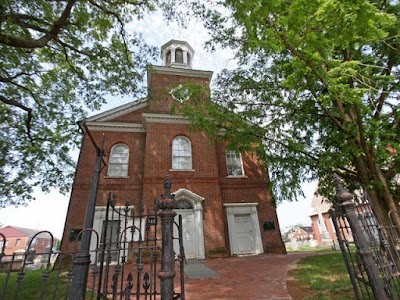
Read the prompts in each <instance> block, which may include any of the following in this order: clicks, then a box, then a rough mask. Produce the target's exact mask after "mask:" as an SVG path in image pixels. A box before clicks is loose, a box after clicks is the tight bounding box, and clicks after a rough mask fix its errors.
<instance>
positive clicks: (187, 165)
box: [172, 137, 192, 170]
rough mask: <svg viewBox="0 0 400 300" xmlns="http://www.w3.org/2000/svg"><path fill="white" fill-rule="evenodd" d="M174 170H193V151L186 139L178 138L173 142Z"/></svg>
mask: <svg viewBox="0 0 400 300" xmlns="http://www.w3.org/2000/svg"><path fill="white" fill-rule="evenodd" d="M172 168H173V169H177V170H190V169H192V149H191V145H190V141H189V140H188V139H187V138H185V137H176V138H175V139H174V140H173V141H172Z"/></svg>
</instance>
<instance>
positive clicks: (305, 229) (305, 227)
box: [300, 226, 313, 233]
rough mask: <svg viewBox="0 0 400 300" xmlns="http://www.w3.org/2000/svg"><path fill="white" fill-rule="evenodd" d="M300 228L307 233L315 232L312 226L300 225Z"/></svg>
mask: <svg viewBox="0 0 400 300" xmlns="http://www.w3.org/2000/svg"><path fill="white" fill-rule="evenodd" d="M300 228H301V229H303V230H304V231H305V232H307V233H313V228H312V226H300Z"/></svg>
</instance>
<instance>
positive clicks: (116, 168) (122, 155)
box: [107, 144, 129, 177]
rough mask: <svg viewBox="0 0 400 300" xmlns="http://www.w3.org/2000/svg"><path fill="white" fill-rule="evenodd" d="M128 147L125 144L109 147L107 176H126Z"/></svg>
mask: <svg viewBox="0 0 400 300" xmlns="http://www.w3.org/2000/svg"><path fill="white" fill-rule="evenodd" d="M128 165H129V148H128V146H127V145H125V144H117V145H115V146H114V147H112V149H111V153H110V159H109V161H108V173H107V176H109V177H128Z"/></svg>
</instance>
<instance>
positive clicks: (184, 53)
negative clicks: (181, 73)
mask: <svg viewBox="0 0 400 300" xmlns="http://www.w3.org/2000/svg"><path fill="white" fill-rule="evenodd" d="M193 55H194V50H193V48H192V47H191V46H190V45H189V44H188V42H185V41H178V40H170V41H169V42H168V43H166V44H164V45H162V46H161V58H162V61H163V66H165V67H174V68H183V69H191V68H192V59H193Z"/></svg>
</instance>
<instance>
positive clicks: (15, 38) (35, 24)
mask: <svg viewBox="0 0 400 300" xmlns="http://www.w3.org/2000/svg"><path fill="white" fill-rule="evenodd" d="M174 6H175V3H174V1H165V2H163V1H161V0H160V1H158V0H145V1H136V0H79V1H78V0H35V1H31V0H1V1H0V53H1V60H0V116H1V118H0V131H1V135H0V206H5V205H8V204H14V205H19V204H24V203H26V201H29V200H31V199H32V191H33V188H35V187H40V188H41V189H42V190H43V191H48V190H49V189H50V188H54V187H56V188H59V189H60V191H61V192H66V191H68V189H69V188H70V184H71V181H72V176H73V172H74V165H75V163H74V162H73V161H72V159H71V157H70V154H69V153H70V150H71V149H73V148H74V147H75V146H76V144H77V141H78V140H79V138H78V137H79V132H78V127H77V125H76V122H77V121H78V120H81V119H83V118H84V115H85V112H87V111H88V110H94V109H98V108H99V107H100V105H101V104H102V103H104V96H105V95H106V94H109V95H110V94H111V95H113V94H130V95H132V94H133V93H138V92H140V81H141V80H142V79H143V75H144V71H145V67H146V65H147V64H148V60H149V59H152V58H154V57H155V55H156V50H155V48H153V47H150V46H148V45H146V44H145V43H144V41H143V40H142V38H141V36H140V35H138V34H135V33H133V32H132V30H127V28H126V26H127V24H129V22H130V21H132V20H133V18H141V17H142V16H143V14H145V13H147V12H149V11H152V10H154V9H157V8H159V9H161V10H162V11H163V12H164V15H165V17H173V12H174V11H173V10H171V8H172V7H174Z"/></svg>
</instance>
